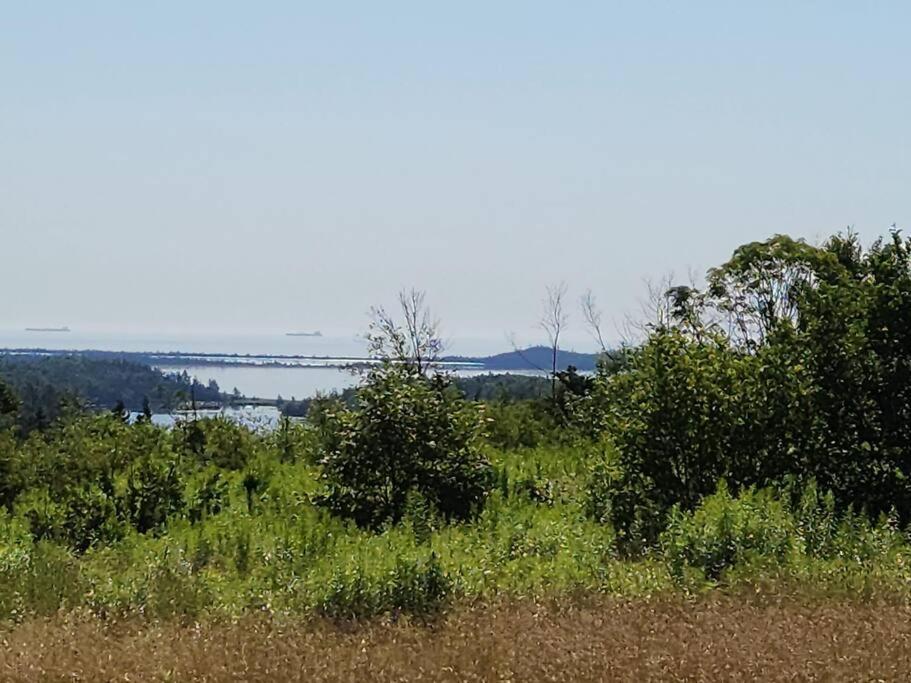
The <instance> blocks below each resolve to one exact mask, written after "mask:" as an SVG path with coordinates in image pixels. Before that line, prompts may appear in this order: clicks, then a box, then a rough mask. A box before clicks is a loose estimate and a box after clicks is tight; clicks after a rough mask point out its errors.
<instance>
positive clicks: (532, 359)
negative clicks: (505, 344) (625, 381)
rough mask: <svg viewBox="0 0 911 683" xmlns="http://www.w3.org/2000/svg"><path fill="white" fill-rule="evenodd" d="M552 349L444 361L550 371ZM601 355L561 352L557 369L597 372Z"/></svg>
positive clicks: (544, 348)
mask: <svg viewBox="0 0 911 683" xmlns="http://www.w3.org/2000/svg"><path fill="white" fill-rule="evenodd" d="M551 353H552V349H550V348H549V347H547V346H530V347H528V348H527V349H518V350H515V351H507V352H505V353H498V354H496V355H493V356H482V357H479V358H471V357H466V356H449V357H447V358H444V359H443V360H446V361H452V362H461V363H480V364H481V365H482V366H483V367H484V369H485V370H500V371H503V370H546V371H549V370H550V365H551ZM599 356H600V354H597V353H578V352H576V351H564V350H562V349H561V350H560V352H559V355H558V356H557V369H558V370H565V369H566V368H567V367H568V366H570V365H572V366H574V367H575V368H576V369H577V370H579V371H580V372H591V371H593V370H595V368H596V366H597V363H598V358H599Z"/></svg>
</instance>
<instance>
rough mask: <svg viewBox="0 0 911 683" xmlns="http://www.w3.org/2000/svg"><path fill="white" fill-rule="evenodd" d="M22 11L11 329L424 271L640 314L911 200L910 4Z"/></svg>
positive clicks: (1, 36)
mask: <svg viewBox="0 0 911 683" xmlns="http://www.w3.org/2000/svg"><path fill="white" fill-rule="evenodd" d="M0 17H2V18H0V87H2V96H0V141H2V143H0V236H2V249H3V252H4V258H3V261H2V264H3V265H2V267H0V287H2V291H4V292H6V293H7V295H6V296H4V297H3V301H2V304H0V327H4V326H5V327H17V326H21V325H30V324H32V325H34V324H69V325H70V326H73V327H77V326H79V327H81V328H87V327H103V328H107V329H118V328H120V329H126V330H131V331H135V330H162V329H245V330H248V331H249V330H259V329H278V330H283V329H291V328H293V329H298V328H304V329H306V328H322V329H324V330H339V331H356V330H360V329H362V328H363V326H364V320H365V317H364V313H365V311H366V309H367V308H368V307H369V306H370V305H371V304H373V303H378V302H382V301H388V300H390V299H391V298H392V297H393V295H394V293H395V291H396V290H397V289H398V288H399V287H401V286H404V285H412V284H414V285H417V286H420V287H423V288H425V289H426V290H427V291H428V295H429V297H430V300H431V302H432V303H433V304H434V306H435V308H436V309H437V311H438V313H439V314H440V316H441V317H442V318H443V319H444V321H445V322H446V327H447V329H448V330H449V331H450V333H451V334H455V335H466V334H485V333H487V334H501V333H502V332H504V331H507V330H522V329H523V328H526V327H529V326H530V325H531V324H533V322H534V320H535V318H536V317H537V310H538V306H539V301H540V298H541V295H542V292H543V289H544V286H545V285H546V284H547V283H548V282H553V281H557V280H561V279H563V280H566V282H567V283H568V284H569V286H570V289H571V292H572V293H573V295H574V296H577V295H578V294H580V293H581V291H582V290H583V289H585V288H587V287H592V288H593V289H594V290H595V292H596V293H597V294H598V295H599V298H600V300H601V302H602V303H603V304H604V306H605V308H606V309H607V313H608V315H609V316H613V317H616V318H618V319H619V318H620V317H622V316H623V314H625V313H627V312H629V311H631V310H634V309H635V306H636V301H637V298H639V297H640V296H641V294H642V289H643V288H642V279H643V278H644V277H647V276H652V277H656V276H660V275H662V274H664V273H666V272H668V271H675V272H677V273H681V274H682V273H685V272H686V271H687V269H688V268H696V269H699V270H703V269H704V268H706V267H708V266H711V265H714V264H717V263H718V262H720V261H721V260H723V259H724V258H725V257H726V256H727V255H728V254H729V253H730V251H731V250H732V249H733V248H734V247H735V246H736V245H738V244H740V243H742V242H744V241H749V240H753V239H761V238H764V237H766V236H768V235H770V234H772V233H775V232H789V233H791V234H795V235H802V236H806V237H809V238H816V237H819V236H822V235H825V234H828V233H830V232H832V231H834V230H837V229H840V228H843V227H844V226H846V225H848V224H852V225H854V226H856V228H857V229H858V230H859V231H860V233H861V235H862V236H863V237H864V238H866V239H870V238H872V237H874V236H875V235H877V234H881V233H884V232H885V231H886V230H887V229H888V226H889V224H891V223H892V222H893V221H894V222H897V223H898V224H899V225H900V226H902V225H904V226H911V191H909V188H911V163H909V155H908V146H909V138H911V136H909V132H908V131H909V126H911V69H909V67H911V40H909V39H908V35H909V27H911V5H909V4H908V3H899V2H878V3H869V4H866V5H865V4H864V3H860V2H779V3H772V2H768V3H751V7H747V3H730V2H725V3H721V2H719V3H683V2H675V3H643V2H624V3H614V2H591V3H588V2H577V3H537V2H498V3H491V2H483V3H482V2H460V3H449V4H448V6H446V7H444V6H443V5H442V3H427V2H420V3H419V2H414V3H404V2H385V3H378V2H369V3H368V2H364V3H353V2H351V3H345V2H338V3H328V2H325V3H304V2H260V3H250V2H225V1H223V0H221V1H218V2H215V1H211V2H204V1H197V2H189V3H188V2H155V3H138V2H131V3H124V2H90V1H82V2H78V3H77V2H47V3H27V2H18V3H6V6H5V7H4V8H3V11H2V15H0ZM205 293H208V294H205ZM204 296H205V297H206V298H207V300H206V301H205V303H202V299H203V297H204ZM579 323H580V321H579V316H576V317H575V321H574V324H575V326H576V331H577V332H580V336H581V331H580V330H579V327H580V324H579Z"/></svg>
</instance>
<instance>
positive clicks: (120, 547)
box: [0, 233, 911, 680]
mask: <svg viewBox="0 0 911 683" xmlns="http://www.w3.org/2000/svg"><path fill="white" fill-rule="evenodd" d="M554 292H557V293H558V294H560V293H562V292H563V290H562V289H559V290H552V291H551V296H550V299H549V306H550V309H549V310H550V311H551V318H550V319H551V320H552V321H554V322H552V324H551V327H550V328H549V329H550V330H551V339H552V340H553V341H554V358H555V359H556V346H557V340H558V337H559V335H558V332H557V330H558V329H559V327H560V325H562V322H563V320H564V316H563V311H562V307H561V306H562V305H561V304H560V298H559V296H556V295H555V294H554ZM560 295H561V296H562V294H560ZM401 303H402V313H403V318H404V320H405V323H404V325H403V326H401V325H400V324H399V323H398V322H397V321H396V319H395V318H394V316H391V315H389V314H387V313H386V312H385V311H382V310H379V311H376V320H375V322H374V325H373V326H372V327H371V332H370V335H369V339H370V341H371V348H372V349H373V351H374V353H375V356H376V359H377V361H378V362H377V363H376V364H373V365H371V366H370V368H369V371H368V372H367V374H366V375H365V377H364V378H363V381H362V383H361V384H360V386H359V387H358V388H357V390H356V391H355V392H353V393H352V395H350V396H348V397H347V398H348V399H350V400H346V401H342V400H338V398H336V399H333V398H321V399H318V400H315V401H313V402H312V403H311V404H310V405H309V413H308V417H307V423H306V424H292V423H290V422H289V421H285V422H283V423H282V425H281V428H280V429H278V430H277V431H275V432H271V433H258V432H252V431H250V430H248V429H246V428H244V427H241V426H238V425H236V424H232V423H229V422H226V421H224V420H191V421H187V422H182V423H180V424H178V425H177V426H176V427H175V428H174V429H173V430H167V429H163V428H159V427H156V426H155V425H153V424H151V422H150V421H149V420H148V419H143V420H140V421H139V422H138V423H136V424H128V423H127V421H126V420H125V418H124V415H123V414H122V413H121V412H120V411H116V413H115V414H110V413H108V414H82V413H79V412H67V413H65V414H64V415H62V417H61V419H59V420H57V421H55V422H53V423H52V424H50V425H46V426H43V427H42V428H40V429H32V430H30V431H27V432H26V430H22V429H18V430H17V428H16V426H15V425H16V417H17V409H18V406H19V403H18V401H17V398H16V396H15V395H14V393H13V392H11V391H8V390H6V389H5V388H4V387H3V386H2V385H0V390H2V391H0V503H2V505H3V510H2V512H0V621H3V622H5V623H6V624H7V626H6V628H7V631H6V632H7V633H8V635H7V638H8V639H9V642H10V643H11V644H10V645H9V648H8V650H9V652H8V653H7V655H6V656H7V657H8V658H9V657H12V659H7V660H6V661H8V662H9V664H8V666H11V667H26V669H16V670H15V671H16V675H23V676H27V675H28V671H29V670H28V669H27V667H28V666H31V665H32V663H33V664H34V665H35V666H38V665H39V663H41V662H44V664H41V666H45V667H59V669H58V670H59V671H64V670H66V667H67V666H70V667H71V668H72V670H73V671H76V670H77V669H78V668H79V667H86V666H88V667H91V666H94V667H100V666H108V664H105V662H109V665H110V666H111V667H130V666H136V667H140V669H138V670H137V672H134V673H135V675H136V676H140V677H142V676H145V677H150V676H157V675H162V676H164V675H171V676H172V677H173V676H176V677H184V678H186V677H193V676H202V675H203V674H204V673H205V672H206V671H208V670H211V671H212V672H214V673H213V676H216V677H229V678H230V677H231V676H235V677H236V678H243V679H249V678H256V677H257V676H260V677H262V678H264V679H265V678H268V677H270V676H272V677H283V676H291V675H292V673H294V674H295V675H297V674H300V675H301V676H303V677H306V678H319V676H320V675H323V676H324V677H330V678H331V677H332V676H335V677H342V678H344V677H346V676H347V677H350V678H363V677H372V678H379V679H383V678H384V677H385V678H388V679H397V678H398V679H406V678H411V679H413V678H420V677H421V676H425V677H426V678H440V677H446V676H451V677H453V678H456V679H471V678H472V677H476V678H497V677H505V678H513V679H525V680H540V679H542V678H543V679H546V678H548V677H551V678H553V679H586V678H589V679H603V678H605V677H608V678H609V677H611V676H612V675H613V674H616V676H617V677H623V676H625V677H628V678H648V677H655V678H662V679H666V678H669V677H673V676H675V675H676V676H680V677H689V678H700V677H702V678H718V677H727V678H736V677H744V678H770V677H775V676H781V677H787V676H788V675H793V676H796V677H799V678H814V677H816V678H820V677H822V678H831V677H841V678H847V679H852V678H857V677H861V678H877V677H881V678H886V679H889V678H903V677H905V676H904V674H906V673H907V671H905V670H904V669H905V668H906V667H907V660H908V658H909V653H908V647H907V645H908V642H907V635H906V631H907V626H906V623H907V617H908V616H909V613H908V609H909V608H908V605H909V604H911V538H909V523H911V332H909V331H911V242H909V241H907V240H905V239H903V238H902V237H901V236H900V235H898V234H897V233H896V234H893V235H892V237H891V239H890V240H886V241H881V242H879V243H877V244H875V245H873V247H871V248H870V249H868V250H864V249H862V248H861V246H860V245H859V244H858V243H857V241H856V238H854V237H853V236H851V235H848V236H837V237H834V238H832V239H831V240H830V241H829V242H827V243H826V244H825V245H824V246H822V247H814V246H810V245H807V244H805V243H803V242H798V241H794V240H791V239H790V238H787V237H781V236H779V237H775V238H773V239H771V240H769V241H767V242H763V243H755V244H749V245H745V246H744V247H742V248H740V249H738V250H737V252H735V254H734V257H733V258H732V259H731V260H730V261H729V262H728V263H727V264H725V265H723V266H722V267H720V268H718V269H715V270H713V271H711V272H710V273H709V281H708V287H707V288H706V289H705V291H697V290H695V289H692V288H690V287H673V288H670V289H669V290H668V291H667V292H664V293H662V295H661V297H660V298H659V299H658V300H657V301H656V304H657V317H656V320H655V321H653V322H651V323H650V324H649V325H648V326H647V327H646V328H645V329H646V331H647V334H646V335H645V337H644V339H643V340H642V342H641V344H639V345H638V346H636V347H635V348H630V349H626V350H624V351H623V352H622V353H620V354H614V355H613V356H612V357H611V358H610V361H609V362H608V361H605V362H604V363H602V365H601V366H600V368H599V371H598V373H597V374H596V375H595V376H594V377H584V376H581V375H579V374H578V373H575V372H574V371H572V370H571V369H567V370H566V371H559V372H558V371H557V369H556V361H555V365H554V368H553V369H554V373H553V377H552V381H551V382H550V387H551V392H550V393H549V395H548V396H547V397H545V398H537V399H533V400H527V401H508V400H495V401H474V400H469V399H468V398H466V397H465V396H464V395H463V394H462V393H461V392H459V391H457V389H456V388H455V387H454V386H453V385H452V382H451V379H450V378H448V377H446V376H444V375H440V374H438V373H436V372H434V371H433V367H434V360H435V357H436V354H437V353H438V351H439V349H440V342H439V339H438V338H437V337H436V336H435V323H434V322H433V318H431V317H430V316H429V314H428V312H427V310H426V309H424V308H423V295H421V294H420V293H417V292H411V293H410V294H403V296H402V299H401ZM588 319H589V320H592V321H597V320H598V319H599V317H598V315H595V314H592V312H591V310H589V316H588ZM558 322H559V324H558ZM598 337H599V338H600V334H599V335H598ZM775 595H784V596H789V597H787V598H782V599H780V600H778V599H776V600H770V598H769V597H768V596H775ZM559 601H572V603H571V604H573V605H575V607H573V608H571V609H564V610H562V611H561V610H557V609H555V608H553V607H552V606H553V605H554V604H556V602H559ZM483 605H488V606H487V607H483ZM541 605H545V607H541ZM547 605H550V607H547ZM43 619H44V620H47V621H42V620H43ZM71 642H72V643H83V642H84V643H85V645H84V649H78V648H77V649H73V647H72V646H70V645H69V644H68V643H71ZM17 643H21V644H17ZM29 643H31V644H29ZM61 643H67V645H66V646H65V647H63V646H61ZM17 652H18V653H21V654H19V655H16V654H15V653H17ZM10 653H12V654H10ZM108 655H110V659H109V660H108V659H105V657H107V656H108ZM67 657H70V658H71V659H70V660H67V659H66V658H67ZM67 662H69V664H67ZM169 666H170V667H171V668H172V669H174V670H173V671H172V672H171V673H170V674H168V673H167V672H168V671H169V669H168V668H167V667H169ZM142 667H152V668H142ZM181 667H183V668H181ZM194 667H197V668H194ZM245 667H246V668H245ZM257 667H259V668H257ZM269 667H273V669H269ZM275 667H278V668H275ZM281 667H284V668H281ZM320 667H322V668H320ZM346 667H348V668H346ZM351 667H353V668H351ZM358 667H360V668H358ZM447 667H448V668H447ZM611 667H615V668H613V669H612V668H611ZM890 667H893V668H890ZM894 667H897V668H894ZM311 669H312V670H311ZM36 671H37V670H36ZM116 671H119V670H116ZM116 671H115V669H110V670H100V669H92V670H91V671H89V672H88V673H86V674H85V676H86V677H89V678H91V677H93V676H95V677H100V678H105V677H108V676H109V675H110V676H113V675H115V673H116ZM48 672H49V673H48V674H47V675H48V676H53V675H55V674H54V673H53V671H52V670H51V669H48ZM302 672H305V673H306V674H307V675H306V676H304V675H303V673H302ZM33 673H34V672H33ZM10 675H13V674H12V672H11V674H10Z"/></svg>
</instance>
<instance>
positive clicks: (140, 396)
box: [0, 355, 224, 431]
mask: <svg viewBox="0 0 911 683" xmlns="http://www.w3.org/2000/svg"><path fill="white" fill-rule="evenodd" d="M0 380H2V381H4V382H5V383H6V384H8V385H9V387H10V388H11V390H12V391H13V392H14V393H15V394H16V395H17V397H18V400H19V402H20V407H19V414H18V423H19V425H20V427H21V428H22V429H23V430H25V431H30V430H32V429H35V428H39V427H43V426H48V425H50V424H51V423H52V422H53V421H54V420H56V419H57V418H58V417H60V416H61V415H63V414H64V413H66V412H67V410H80V409H83V408H88V409H98V410H109V409H112V408H114V407H115V406H118V405H120V406H122V407H123V408H125V409H126V410H132V411H141V410H144V409H148V410H152V411H160V410H171V409H173V408H176V407H178V406H180V405H182V404H184V403H186V402H188V401H190V400H191V399H194V398H195V400H197V401H221V400H222V399H223V398H224V397H223V396H222V393H221V391H220V389H219V387H218V384H217V383H215V382H210V383H208V384H202V383H201V382H199V381H197V380H196V379H194V378H191V377H190V376H189V375H188V374H187V373H185V372H184V373H180V374H165V373H163V372H161V371H159V370H157V369H154V368H151V367H149V366H147V365H142V364H139V363H132V362H127V361H122V360H99V359H92V358H86V357H83V356H81V355H72V356H53V357H44V356H36V355H6V356H0Z"/></svg>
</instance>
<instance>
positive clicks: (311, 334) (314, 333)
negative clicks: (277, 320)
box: [285, 330, 323, 337]
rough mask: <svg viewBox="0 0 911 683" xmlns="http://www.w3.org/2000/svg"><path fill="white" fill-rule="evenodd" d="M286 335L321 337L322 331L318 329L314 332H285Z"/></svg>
mask: <svg viewBox="0 0 911 683" xmlns="http://www.w3.org/2000/svg"><path fill="white" fill-rule="evenodd" d="M285 336H286V337H322V336H323V333H322V332H320V331H319V330H316V331H315V332H285Z"/></svg>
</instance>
